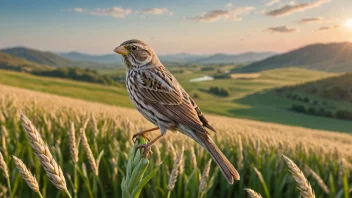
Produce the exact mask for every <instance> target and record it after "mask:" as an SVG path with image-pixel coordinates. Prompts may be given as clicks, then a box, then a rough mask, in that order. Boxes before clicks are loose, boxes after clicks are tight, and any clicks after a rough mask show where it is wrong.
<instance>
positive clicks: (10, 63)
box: [0, 51, 51, 72]
mask: <svg viewBox="0 0 352 198" xmlns="http://www.w3.org/2000/svg"><path fill="white" fill-rule="evenodd" d="M50 68H51V67H50V66H46V65H41V64H37V63H33V62H30V61H27V60H25V59H22V58H19V57H16V56H12V55H10V54H6V53H4V52H1V51H0V69H8V70H15V71H27V72H28V71H32V70H44V69H50Z"/></svg>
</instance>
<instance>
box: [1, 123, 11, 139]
mask: <svg viewBox="0 0 352 198" xmlns="http://www.w3.org/2000/svg"><path fill="white" fill-rule="evenodd" d="M1 135H3V136H5V137H7V136H9V132H8V131H7V129H6V127H5V126H4V125H1Z"/></svg>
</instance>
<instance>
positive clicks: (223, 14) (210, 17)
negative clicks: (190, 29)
mask: <svg viewBox="0 0 352 198" xmlns="http://www.w3.org/2000/svg"><path fill="white" fill-rule="evenodd" d="M254 9H255V8H254V7H239V8H233V9H229V10H222V9H219V10H211V11H208V12H204V13H202V14H201V15H198V16H194V17H191V18H190V19H192V20H195V21H198V22H214V21H217V20H219V19H221V18H223V19H225V20H231V21H241V20H242V18H241V17H240V15H245V14H248V13H249V12H250V11H251V10H254Z"/></svg>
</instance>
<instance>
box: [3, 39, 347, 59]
mask: <svg viewBox="0 0 352 198" xmlns="http://www.w3.org/2000/svg"><path fill="white" fill-rule="evenodd" d="M342 43H350V44H352V41H341V42H316V43H309V44H307V45H304V46H297V47H294V48H292V49H289V50H287V51H282V52H280V51H253V50H250V51H243V52H238V53H224V52H215V53H189V52H177V53H169V54H162V53H158V52H156V53H157V55H160V56H167V55H179V54H188V55H199V56H201V55H203V56H212V55H217V54H224V55H242V54H247V53H274V54H284V53H287V52H290V51H294V50H296V49H300V48H303V47H306V46H311V45H319V44H322V45H326V44H342ZM15 48H25V49H30V50H38V51H42V52H51V53H54V54H68V53H79V54H82V55H90V56H104V55H116V53H115V52H111V53H102V54H93V53H85V52H80V51H50V50H39V49H36V48H32V47H27V46H10V47H5V48H0V51H1V50H6V49H15Z"/></svg>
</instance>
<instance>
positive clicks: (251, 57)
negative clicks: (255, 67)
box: [195, 52, 276, 64]
mask: <svg viewBox="0 0 352 198" xmlns="http://www.w3.org/2000/svg"><path fill="white" fill-rule="evenodd" d="M274 54H276V53H275V52H246V53H242V54H222V53H219V54H214V55H211V56H209V57H205V58H202V59H199V60H197V61H195V62H196V63H203V64H216V63H248V62H253V61H258V60H262V59H265V58H268V57H270V56H273V55H274Z"/></svg>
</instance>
